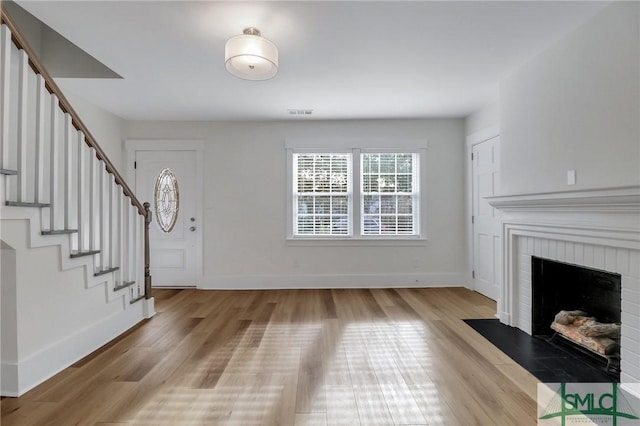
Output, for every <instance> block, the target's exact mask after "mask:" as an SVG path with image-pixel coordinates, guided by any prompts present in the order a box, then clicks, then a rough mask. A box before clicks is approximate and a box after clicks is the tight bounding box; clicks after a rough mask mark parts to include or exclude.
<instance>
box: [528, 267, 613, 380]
mask: <svg viewBox="0 0 640 426" xmlns="http://www.w3.org/2000/svg"><path fill="white" fill-rule="evenodd" d="M531 266H532V277H531V278H532V300H531V334H532V335H533V336H537V337H551V336H553V335H554V330H553V329H552V328H551V324H552V323H553V322H554V319H555V317H556V315H557V314H558V313H559V312H560V311H582V312H583V313H585V315H586V316H587V317H589V318H590V319H592V320H594V321H597V323H596V324H597V327H602V324H620V323H621V304H622V301H621V299H622V298H621V288H622V277H621V276H620V275H619V274H614V273H611V272H607V271H601V270H597V269H591V268H585V267H582V266H577V265H571V264H567V263H561V262H556V261H552V260H548V259H542V258H538V257H532V265H531ZM580 318H582V317H580ZM583 319H586V318H583ZM576 324H577V322H576ZM554 325H557V324H554ZM605 327H606V326H605ZM554 328H556V330H557V329H558V327H554ZM577 329H578V328H577V327H576V329H574V330H573V331H574V332H575V333H577ZM618 330H619V329H618ZM558 335H561V337H563V338H566V339H567V340H569V342H570V343H569V346H572V345H573V344H575V346H576V348H575V349H584V348H585V347H588V349H590V350H591V352H600V354H601V355H602V356H604V357H605V358H607V359H608V365H607V370H609V371H613V372H616V373H617V374H618V375H619V344H618V343H619V335H618V339H617V340H615V341H610V343H615V344H614V345H613V346H610V347H615V346H617V348H615V353H610V352H608V351H606V352H607V355H604V353H605V351H604V348H603V347H602V346H601V347H599V348H598V350H596V351H594V347H593V345H591V347H589V345H588V344H587V345H585V344H584V341H583V340H582V338H583V337H584V336H582V335H577V336H578V337H579V338H578V339H576V338H575V335H574V336H571V335H567V333H564V332H561V333H558ZM560 340H564V339H562V338H561V339H560ZM596 340H598V339H596ZM605 340H607V341H609V339H605ZM555 341H556V340H555V339H554V342H555ZM590 343H592V342H590ZM612 362H613V366H612ZM616 362H617V363H618V366H616V365H615V364H616Z"/></svg>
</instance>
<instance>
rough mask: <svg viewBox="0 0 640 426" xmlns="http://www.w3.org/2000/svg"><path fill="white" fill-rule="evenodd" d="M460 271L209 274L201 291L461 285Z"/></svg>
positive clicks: (202, 284) (462, 280)
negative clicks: (346, 273) (344, 273)
mask: <svg viewBox="0 0 640 426" xmlns="http://www.w3.org/2000/svg"><path fill="white" fill-rule="evenodd" d="M464 283H465V281H464V274H463V273H434V274H350V275H343V274H340V275H338V274H336V275H330V274H321V275H209V276H205V277H204V278H203V280H202V281H201V283H200V285H199V286H198V288H200V289H203V290H275V289H305V288H394V287H395V288H405V287H416V288H420V287H463V286H464Z"/></svg>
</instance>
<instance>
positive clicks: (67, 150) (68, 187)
mask: <svg viewBox="0 0 640 426" xmlns="http://www.w3.org/2000/svg"><path fill="white" fill-rule="evenodd" d="M64 122H65V126H64V229H71V223H70V216H71V195H72V192H71V191H72V182H73V180H72V174H73V170H72V163H73V131H74V130H75V128H74V127H73V121H72V119H71V115H70V114H66V113H65V115H64Z"/></svg>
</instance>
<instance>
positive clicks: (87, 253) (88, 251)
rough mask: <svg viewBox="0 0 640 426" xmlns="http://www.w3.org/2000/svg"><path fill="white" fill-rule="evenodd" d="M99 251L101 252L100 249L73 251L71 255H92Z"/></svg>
mask: <svg viewBox="0 0 640 426" xmlns="http://www.w3.org/2000/svg"><path fill="white" fill-rule="evenodd" d="M99 253H100V250H87V251H72V252H71V257H82V256H91V255H94V254H99Z"/></svg>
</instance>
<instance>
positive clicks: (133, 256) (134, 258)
mask: <svg viewBox="0 0 640 426" xmlns="http://www.w3.org/2000/svg"><path fill="white" fill-rule="evenodd" d="M131 214H132V216H133V217H132V219H131V225H132V231H133V232H131V253H130V254H129V261H130V262H131V271H130V274H131V275H130V277H131V278H129V280H130V281H135V282H136V283H137V284H139V283H140V277H139V276H138V275H137V274H138V245H139V244H138V213H137V211H136V209H135V207H134V208H132V209H131Z"/></svg>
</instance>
